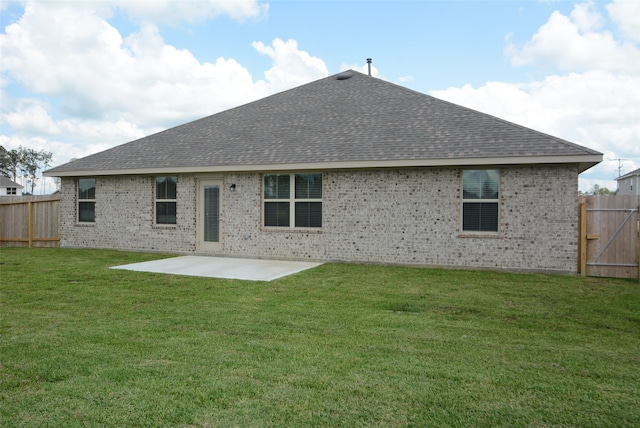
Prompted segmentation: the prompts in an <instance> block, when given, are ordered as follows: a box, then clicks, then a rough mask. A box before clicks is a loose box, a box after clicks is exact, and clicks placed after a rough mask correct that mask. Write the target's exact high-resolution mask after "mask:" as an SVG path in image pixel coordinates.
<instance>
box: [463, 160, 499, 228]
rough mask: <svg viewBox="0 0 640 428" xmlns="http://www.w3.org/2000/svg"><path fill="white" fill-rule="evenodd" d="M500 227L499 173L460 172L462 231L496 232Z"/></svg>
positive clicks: (484, 171)
mask: <svg viewBox="0 0 640 428" xmlns="http://www.w3.org/2000/svg"><path fill="white" fill-rule="evenodd" d="M499 225H500V171H499V170H497V169H479V170H464V171H462V230H463V231H468V232H498V231H499Z"/></svg>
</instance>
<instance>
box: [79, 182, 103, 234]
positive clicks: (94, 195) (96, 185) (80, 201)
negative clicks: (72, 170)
mask: <svg viewBox="0 0 640 428" xmlns="http://www.w3.org/2000/svg"><path fill="white" fill-rule="evenodd" d="M82 180H93V199H90V198H84V199H83V198H81V197H80V182H81V181H82ZM97 188H98V180H96V179H95V177H82V178H78V181H77V182H76V195H77V198H78V203H77V205H76V207H77V216H76V221H77V222H78V223H82V224H94V223H95V222H96V191H97ZM81 203H93V221H85V220H80V204H81Z"/></svg>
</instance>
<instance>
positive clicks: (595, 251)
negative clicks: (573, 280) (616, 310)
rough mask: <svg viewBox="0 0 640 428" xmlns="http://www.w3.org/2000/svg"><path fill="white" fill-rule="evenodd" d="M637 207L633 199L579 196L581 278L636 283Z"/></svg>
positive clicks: (639, 251)
mask: <svg viewBox="0 0 640 428" xmlns="http://www.w3.org/2000/svg"><path fill="white" fill-rule="evenodd" d="M639 206H640V198H639V197H637V196H604V195H603V196H582V197H580V222H579V223H580V235H579V236H580V245H579V251H580V254H579V260H580V265H579V272H580V273H581V274H582V275H589V276H608V277H616V278H638V281H640V269H639V268H638V266H639V265H640V217H639V216H638V208H639Z"/></svg>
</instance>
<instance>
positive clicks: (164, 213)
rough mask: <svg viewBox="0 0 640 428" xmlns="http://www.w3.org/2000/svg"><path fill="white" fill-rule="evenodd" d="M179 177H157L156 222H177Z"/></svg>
mask: <svg viewBox="0 0 640 428" xmlns="http://www.w3.org/2000/svg"><path fill="white" fill-rule="evenodd" d="M177 184H178V177H156V224H176V188H177Z"/></svg>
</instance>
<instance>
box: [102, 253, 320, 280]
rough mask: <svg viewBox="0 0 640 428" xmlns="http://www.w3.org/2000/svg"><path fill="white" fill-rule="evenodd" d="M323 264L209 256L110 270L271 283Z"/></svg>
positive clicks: (138, 264) (125, 266) (135, 264)
mask: <svg viewBox="0 0 640 428" xmlns="http://www.w3.org/2000/svg"><path fill="white" fill-rule="evenodd" d="M321 264H322V263H312V262H297V261H296V262H294V261H285V260H264V259H239V258H230V257H211V256H182V257H174V258H169V259H161V260H154V261H150V262H143V263H133V264H129V265H122V266H114V267H112V269H124V270H134V271H139V272H154V273H167V274H173V275H190V276H206V277H212V278H227V279H245V280H250V281H272V280H274V279H278V278H282V277H283V276H287V275H291V274H294V273H298V272H301V271H303V270H306V269H311V268H314V267H316V266H320V265H321Z"/></svg>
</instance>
